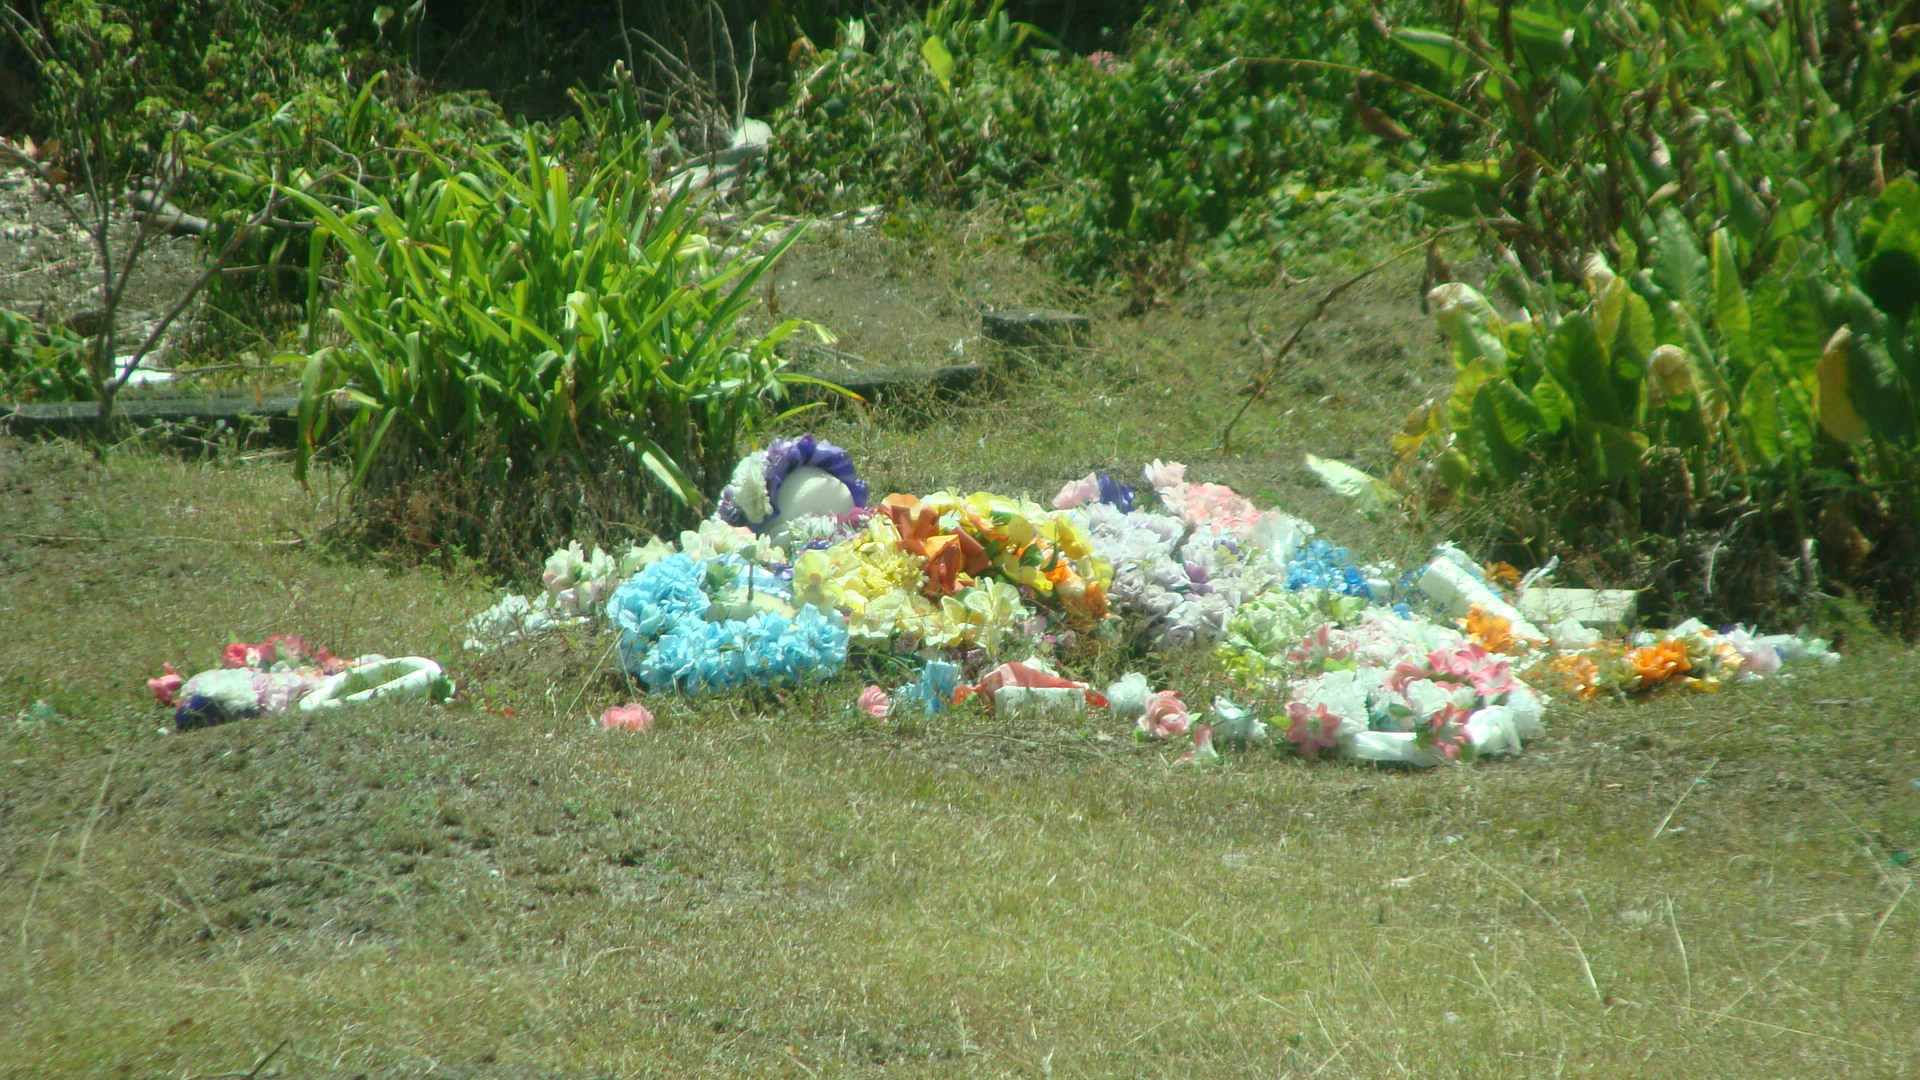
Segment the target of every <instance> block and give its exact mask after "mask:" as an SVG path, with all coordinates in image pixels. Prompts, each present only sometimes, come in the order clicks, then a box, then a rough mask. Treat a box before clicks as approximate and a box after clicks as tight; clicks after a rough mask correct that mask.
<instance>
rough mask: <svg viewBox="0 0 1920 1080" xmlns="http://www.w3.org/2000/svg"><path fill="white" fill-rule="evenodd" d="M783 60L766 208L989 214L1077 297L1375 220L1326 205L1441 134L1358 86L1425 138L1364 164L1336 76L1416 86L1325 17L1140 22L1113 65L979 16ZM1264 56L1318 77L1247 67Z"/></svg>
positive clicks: (1375, 209) (961, 3)
mask: <svg viewBox="0 0 1920 1080" xmlns="http://www.w3.org/2000/svg"><path fill="white" fill-rule="evenodd" d="M800 53H801V56H802V63H801V66H800V69H799V70H797V71H796V72H794V74H793V83H792V90H791V92H790V96H789V100H788V103H787V105H786V106H785V107H784V108H783V109H782V110H781V111H780V112H779V113H778V115H777V116H776V118H775V139H774V145H773V148H772V153H771V155H770V159H769V163H768V169H767V173H766V182H767V185H768V188H769V189H770V191H771V192H772V194H773V196H774V197H775V198H777V199H778V200H779V201H780V202H781V203H782V204H783V205H785V206H786V207H788V208H789V209H824V208H828V207H832V206H835V205H837V204H840V203H843V202H846V201H868V200H878V201H883V202H899V201H904V200H916V201H922V202H928V203H932V204H935V205H940V206H948V207H959V208H982V207H990V208H997V209H999V210H1002V211H1004V212H1005V213H1006V215H1007V216H1008V218H1009V219H1010V220H1011V221H1012V222H1013V223H1014V224H1015V227H1016V228H1017V229H1018V231H1019V233H1020V234H1021V235H1022V237H1023V238H1024V239H1025V241H1026V242H1027V243H1028V245H1029V246H1030V247H1031V248H1032V249H1033V250H1035V251H1036V252H1038V253H1041V254H1044V255H1046V256H1047V257H1048V258H1049V259H1050V260H1051V261H1052V262H1053V263H1054V264H1055V265H1056V266H1057V267H1058V268H1060V269H1061V270H1062V271H1064V272H1065V273H1067V274H1068V275H1069V276H1071V277H1075V278H1078V279H1080V280H1083V281H1089V282H1097V281H1101V280H1104V279H1108V278H1115V277H1121V278H1125V277H1138V276H1140V275H1142V274H1151V273H1153V272H1155V271H1156V270H1162V269H1164V268H1166V267H1167V266H1173V267H1178V266H1180V265H1183V264H1184V263H1186V262H1188V261H1190V260H1191V259H1193V258H1196V257H1200V256H1211V257H1215V258H1218V259H1220V260H1222V261H1224V262H1227V263H1233V262H1235V261H1236V260H1240V261H1245V260H1246V259H1248V258H1249V257H1250V258H1251V260H1252V261H1255V262H1258V261H1261V260H1264V259H1265V258H1266V256H1267V255H1269V254H1271V253H1275V252H1276V251H1278V250H1279V249H1282V248H1284V247H1286V246H1287V243H1288V238H1289V237H1290V236H1291V235H1292V234H1295V233H1297V232H1299V231H1300V225H1301V222H1302V221H1303V220H1319V221H1321V222H1325V221H1333V220H1340V219H1341V218H1342V217H1343V216H1344V217H1345V218H1346V219H1349V220H1350V219H1354V218H1359V219H1367V218H1374V217H1376V215H1379V214H1383V213H1386V212H1389V210H1388V208H1387V207H1386V206H1385V204H1382V203H1380V202H1379V201H1378V200H1373V201H1371V202H1370V203H1368V204H1367V205H1365V206H1355V205H1354V204H1353V201H1351V200H1345V201H1339V200H1333V199H1332V198H1331V195H1332V193H1333V192H1336V191H1338V190H1340V189H1344V188H1352V187H1355V186H1361V187H1368V188H1373V189H1378V188H1379V187H1381V186H1382V185H1385V184H1388V183H1390V181H1391V179H1392V177H1393V175H1394V174H1395V173H1396V172H1404V171H1406V169H1407V167H1408V165H1407V163H1408V162H1410V161H1413V160H1417V159H1420V158H1423V157H1425V156H1426V155H1427V154H1428V153H1429V151H1430V146H1429V143H1430V141H1438V142H1447V141H1448V140H1450V139H1451V138H1452V136H1451V134H1450V133H1449V129H1448V128H1447V127H1446V125H1444V124H1441V123H1435V122H1430V121H1431V120H1432V115H1433V112H1434V107H1433V106H1432V105H1431V104H1430V103H1426V102H1425V99H1421V98H1417V97H1412V96H1409V95H1407V94H1406V93H1405V92H1404V91H1402V90H1400V89H1397V88H1396V87H1394V86H1393V85H1391V84H1389V83H1386V82H1375V83H1372V84H1370V85H1372V86H1374V87H1376V89H1373V90H1371V91H1369V93H1370V94H1371V95H1372V100H1373V104H1372V105H1367V108H1374V107H1375V106H1384V107H1386V108H1389V109H1392V110H1393V111H1394V112H1396V113H1398V114H1399V115H1400V117H1401V118H1402V119H1403V120H1404V121H1406V122H1407V123H1410V124H1412V125H1413V127H1414V128H1416V129H1419V130H1420V131H1421V132H1423V133H1424V135H1425V137H1421V136H1418V135H1416V136H1412V137H1409V138H1407V139H1405V140H1399V139H1397V138H1396V139H1394V140H1389V141H1393V142H1397V143H1399V146H1398V149H1397V150H1395V151H1394V153H1392V154H1385V153H1382V152H1381V148H1382V145H1383V142H1382V139H1381V138H1380V137H1379V136H1375V135H1370V134H1368V132H1367V130H1366V128H1365V126H1364V124H1363V123H1362V121H1361V119H1360V116H1361V112H1360V109H1359V106H1358V105H1357V104H1356V103H1355V102H1354V101H1350V100H1347V98H1348V96H1349V95H1350V94H1353V93H1354V92H1355V88H1356V82H1355V78H1356V76H1355V74H1354V72H1355V70H1357V69H1359V68H1362V67H1366V68H1391V69H1393V70H1394V71H1395V72H1397V73H1398V74H1399V75H1400V76H1405V77H1406V78H1409V79H1411V78H1420V77H1425V72H1424V69H1423V68H1421V67H1420V66H1419V65H1418V63H1417V61H1415V60H1414V59H1413V58H1411V57H1408V56H1406V55H1405V54H1403V53H1401V52H1400V51H1399V50H1397V49H1394V48H1393V47H1392V46H1391V45H1390V43H1388V42H1387V40H1386V39H1385V38H1384V37H1382V36H1381V35H1380V34H1379V33H1378V32H1377V31H1376V30H1375V29H1374V28H1373V24H1372V22H1371V21H1370V20H1369V19H1368V18H1367V17H1366V15H1364V14H1362V13H1359V12H1356V11H1354V10H1352V9H1349V8H1346V7H1343V6H1340V5H1333V4H1325V5H1291V6H1289V5H1271V4H1253V3H1228V4H1218V5H1208V6H1205V7H1202V8H1200V9H1198V10H1196V11H1194V12H1191V13H1176V14H1172V15H1168V16H1166V17H1164V18H1162V19H1159V20H1157V21H1151V22H1149V23H1146V24H1143V25H1141V26H1139V27H1137V28H1136V29H1135V31H1134V35H1133V39H1132V42H1131V44H1130V47H1129V49H1128V52H1127V54H1126V55H1125V56H1110V55H1107V54H1096V55H1094V56H1091V57H1081V56H1075V55H1071V54H1067V53H1063V52H1061V51H1060V50H1059V49H1058V48H1057V47H1056V46H1055V43H1053V42H1052V41H1051V40H1050V39H1048V38H1047V37H1046V35H1044V34H1043V33H1041V32H1039V31H1038V30H1037V29H1036V28H1034V27H1032V26H1029V25H1026V24H1022V23H1019V22H1015V21H1012V20H1010V19H1009V18H1008V17H1007V15H1006V13H1005V11H1004V10H1002V5H1001V4H1000V3H998V2H996V3H993V4H990V5H988V6H987V7H986V8H985V9H984V11H976V9H975V8H974V7H973V5H971V4H969V3H967V2H965V0H950V2H947V3H941V4H936V5H933V6H932V7H930V8H929V10H928V12H927V13H926V15H925V16H924V17H923V18H921V19H918V20H909V21H906V22H903V23H901V24H899V25H896V26H894V27H892V28H889V29H884V30H875V29H873V28H872V27H870V26H869V25H868V24H867V23H864V22H860V21H853V22H849V23H847V24H845V25H844V27H843V31H842V34H841V37H840V40H839V41H838V42H836V43H835V45H834V47H833V48H832V49H829V50H824V51H821V52H819V53H818V54H817V55H815V56H813V57H812V61H811V62H810V63H809V62H807V57H808V55H810V54H808V53H807V51H806V49H804V48H802V49H801V50H800ZM1273 58H1294V59H1302V58H1311V59H1314V60H1316V61H1319V62H1321V63H1319V64H1318V65H1317V66H1314V65H1296V64H1279V63H1267V62H1255V61H1258V60H1261V59H1266V60H1271V59H1273ZM1330 203H1332V204H1333V205H1330ZM1356 224H1358V222H1356Z"/></svg>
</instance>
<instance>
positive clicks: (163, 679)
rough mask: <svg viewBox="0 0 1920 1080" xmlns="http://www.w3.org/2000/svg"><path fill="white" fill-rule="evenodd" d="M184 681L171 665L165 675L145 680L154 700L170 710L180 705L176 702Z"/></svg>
mask: <svg viewBox="0 0 1920 1080" xmlns="http://www.w3.org/2000/svg"><path fill="white" fill-rule="evenodd" d="M185 681H186V680H185V679H182V678H181V677H180V673H179V672H177V671H175V670H173V665H172V664H168V665H167V673H166V674H165V675H162V676H160V677H159V678H157V679H148V680H147V689H149V690H151V691H153V697H154V700H156V701H158V702H159V703H160V704H162V705H165V706H166V707H167V708H169V709H171V708H173V707H174V706H176V705H178V704H180V702H179V700H178V695H179V693H180V684H181V683H183V682H185Z"/></svg>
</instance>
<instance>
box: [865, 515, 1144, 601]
mask: <svg viewBox="0 0 1920 1080" xmlns="http://www.w3.org/2000/svg"><path fill="white" fill-rule="evenodd" d="M931 501H932V502H933V504H934V505H928V504H927V503H925V502H922V501H921V500H920V499H919V498H918V497H916V496H913V495H899V494H895V495H889V496H887V497H886V498H885V499H882V500H881V501H880V506H879V510H880V512H881V513H883V514H885V515H887V517H888V518H889V519H891V520H892V522H893V524H894V527H895V528H896V529H897V530H898V531H899V533H900V548H901V550H903V551H906V552H909V553H911V554H914V555H918V556H921V557H922V558H924V559H926V564H925V566H924V567H923V568H922V570H923V573H925V575H926V584H925V585H924V586H922V588H921V593H922V594H923V595H925V596H926V597H928V598H929V599H935V600H937V599H939V598H940V597H942V596H949V595H952V594H953V593H955V592H958V591H959V590H961V589H964V588H966V587H967V586H968V585H971V584H973V579H974V578H976V577H978V576H980V575H982V574H986V573H989V572H995V571H997V576H999V577H1001V578H1004V579H1006V580H1007V581H1009V582H1011V583H1012V584H1015V585H1022V586H1025V587H1026V588H1027V589H1029V590H1031V593H1032V595H1034V596H1035V597H1036V598H1038V597H1044V596H1046V595H1047V594H1049V593H1050V594H1052V595H1053V596H1054V597H1055V598H1057V600H1058V603H1059V605H1060V607H1061V609H1062V610H1063V611H1064V612H1065V614H1066V615H1067V618H1068V622H1069V623H1070V624H1072V626H1073V627H1074V629H1076V630H1080V631H1083V632H1084V631H1088V630H1091V629H1093V628H1094V627H1095V626H1096V625H1098V624H1099V622H1100V621H1101V620H1102V619H1105V618H1106V617H1107V614H1108V607H1107V586H1106V582H1105V581H1104V580H1102V578H1101V577H1100V576H1099V575H1098V573H1097V572H1096V573H1095V574H1093V575H1091V576H1089V575H1083V574H1082V573H1080V571H1079V570H1077V569H1076V568H1075V566H1074V562H1073V558H1074V557H1081V556H1087V555H1089V554H1090V551H1089V549H1088V547H1087V543H1086V536H1085V534H1084V533H1080V532H1078V531H1077V530H1075V528H1074V526H1072V525H1071V523H1069V522H1067V521H1066V519H1065V518H1064V517H1059V516H1055V517H1053V518H1050V519H1044V520H1041V521H1039V522H1035V521H1033V520H1030V519H1029V518H1028V517H1027V516H1026V515H1025V514H1022V513H1019V512H1018V511H1019V509H1020V508H1019V507H1017V506H1016V505H1015V504H1013V503H1012V502H1010V501H1008V500H1004V499H999V498H998V497H997V496H990V495H986V494H984V493H982V494H978V495H974V496H972V497H970V498H967V499H955V498H951V497H943V496H940V495H936V496H933V497H932V499H931ZM1035 509H1037V508H1035ZM949 511H951V512H952V513H953V514H954V517H953V518H952V519H951V522H952V523H951V524H949V525H945V526H943V525H942V524H941V521H940V519H941V517H942V516H943V515H944V514H945V513H947V512H949ZM1001 518H1004V519H1005V520H1004V521H1002V520H1000V519H1001ZM1100 565H1101V566H1103V567H1104V565H1105V564H1104V563H1102V564H1100ZM1107 573H1108V574H1109V575H1110V573H1111V572H1110V571H1107Z"/></svg>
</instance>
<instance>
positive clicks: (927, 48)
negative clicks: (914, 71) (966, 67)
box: [920, 34, 954, 90]
mask: <svg viewBox="0 0 1920 1080" xmlns="http://www.w3.org/2000/svg"><path fill="white" fill-rule="evenodd" d="M920 55H921V57H923V58H924V59H925V60H926V62H927V70H928V71H931V72H933V77H934V78H935V79H936V80H938V81H939V83H940V89H942V90H952V89H953V67H954V64H953V54H952V53H950V52H948V51H947V43H946V42H944V41H941V40H940V35H939V34H928V35H927V37H926V40H924V41H922V42H921V43H920Z"/></svg>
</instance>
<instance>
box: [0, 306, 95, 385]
mask: <svg viewBox="0 0 1920 1080" xmlns="http://www.w3.org/2000/svg"><path fill="white" fill-rule="evenodd" d="M92 397H93V385H92V382H91V381H90V380H89V379H88V377H87V344H86V341H85V340H84V339H82V338H81V337H80V336H79V335H77V334H75V333H73V332H72V331H70V330H67V329H66V328H64V327H59V326H40V325H38V324H36V323H35V322H34V321H33V320H32V319H29V318H27V317H26V316H25V315H22V314H20V313H18V312H14V311H8V310H7V309H5V308H0V401H4V402H12V403H19V402H26V401H87V400H90V399H91V398H92Z"/></svg>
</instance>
